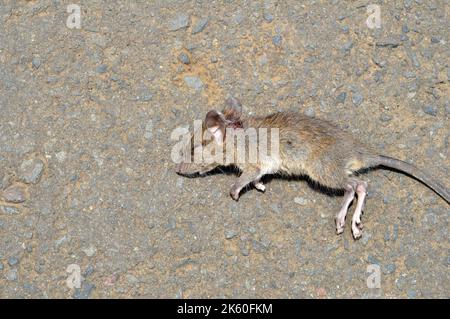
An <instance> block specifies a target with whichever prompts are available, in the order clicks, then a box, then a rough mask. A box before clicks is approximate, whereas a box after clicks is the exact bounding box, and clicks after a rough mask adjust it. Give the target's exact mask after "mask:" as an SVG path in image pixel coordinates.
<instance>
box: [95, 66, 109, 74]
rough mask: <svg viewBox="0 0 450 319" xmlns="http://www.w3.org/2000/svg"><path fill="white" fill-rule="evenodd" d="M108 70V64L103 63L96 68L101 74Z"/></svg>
mask: <svg viewBox="0 0 450 319" xmlns="http://www.w3.org/2000/svg"><path fill="white" fill-rule="evenodd" d="M106 71H108V66H107V65H106V64H101V65H99V66H98V67H96V68H95V72H96V73H99V74H103V73H106Z"/></svg>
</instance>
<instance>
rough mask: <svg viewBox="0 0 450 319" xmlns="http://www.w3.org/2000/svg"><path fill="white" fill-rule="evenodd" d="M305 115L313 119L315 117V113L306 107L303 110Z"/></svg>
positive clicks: (312, 109)
mask: <svg viewBox="0 0 450 319" xmlns="http://www.w3.org/2000/svg"><path fill="white" fill-rule="evenodd" d="M305 115H306V116H308V117H314V116H316V111H314V108H312V107H308V108H307V109H306V110H305Z"/></svg>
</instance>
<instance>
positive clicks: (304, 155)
mask: <svg viewBox="0 0 450 319" xmlns="http://www.w3.org/2000/svg"><path fill="white" fill-rule="evenodd" d="M229 127H238V128H241V129H244V130H245V129H247V128H255V129H258V128H264V129H269V130H270V129H274V128H276V129H278V143H279V151H278V152H277V154H271V155H270V156H268V157H265V158H262V159H258V161H257V162H256V163H245V162H243V163H240V162H239V163H238V162H232V163H231V164H233V165H235V166H237V167H238V168H239V169H240V170H241V171H242V174H241V175H240V176H239V178H238V179H237V181H236V183H235V184H234V185H233V186H232V188H231V191H230V195H231V197H232V198H233V199H234V200H238V199H239V193H240V191H241V190H242V189H243V188H244V187H245V186H247V185H248V184H253V185H254V186H255V187H256V188H257V189H258V190H260V191H264V190H265V186H264V185H263V184H262V183H261V181H260V180H261V177H262V176H264V175H266V174H276V173H280V174H283V175H290V176H291V175H293V176H304V175H306V176H308V177H309V178H311V180H312V181H314V182H317V183H318V184H320V185H321V186H325V187H328V188H331V189H338V190H344V201H343V205H342V208H341V209H340V210H339V212H338V213H337V215H336V219H335V221H336V231H337V233H338V234H340V233H342V232H343V230H344V225H345V218H346V215H347V212H348V207H349V206H350V204H351V203H352V201H353V200H354V198H355V195H356V196H357V203H356V208H355V212H354V214H353V217H352V234H353V237H354V238H355V239H357V238H360V237H361V235H362V223H361V214H362V210H363V208H364V201H365V197H366V194H367V183H366V182H365V181H363V180H361V179H360V176H359V173H360V172H361V171H362V170H364V169H367V168H373V167H379V166H385V167H390V168H394V169H396V170H400V171H403V172H405V173H407V174H409V175H412V176H414V177H415V178H417V179H419V180H420V181H422V182H423V183H424V184H426V185H427V186H428V187H430V188H431V189H433V190H434V191H435V192H436V193H438V194H439V195H440V196H441V197H442V198H444V199H445V200H446V201H447V203H448V202H449V201H450V194H449V191H448V190H447V189H446V188H445V187H444V186H443V185H441V184H439V183H438V182H436V181H435V180H434V179H432V178H431V177H429V176H428V175H427V174H425V173H424V172H423V171H421V170H419V169H418V168H417V167H415V166H413V165H411V164H408V163H406V162H403V161H400V160H397V159H394V158H391V157H387V156H383V155H378V153H377V152H376V151H375V150H374V149H372V148H371V147H368V146H365V145H364V144H362V143H361V142H359V141H358V140H357V139H356V138H354V137H353V136H352V135H351V134H350V133H348V132H345V131H343V130H342V129H340V128H339V127H338V126H336V125H334V124H332V123H330V122H328V121H325V120H320V119H316V118H311V117H308V116H305V115H302V114H299V113H295V112H280V113H275V114H271V115H269V116H265V117H248V118H244V117H242V115H241V105H240V102H239V101H238V100H236V99H234V98H231V99H228V100H227V106H226V107H225V109H224V110H223V111H222V112H218V111H215V110H213V111H209V112H208V113H207V115H206V118H205V121H204V123H203V127H202V133H204V132H205V131H208V132H210V133H211V139H210V140H209V141H208V140H206V141H205V140H203V141H202V144H201V145H195V143H193V140H192V141H190V142H191V145H189V146H187V148H186V150H190V151H191V154H193V153H194V150H195V148H196V147H200V146H201V147H205V146H207V145H208V144H209V143H216V144H219V145H223V141H224V140H225V139H226V137H227V130H226V129H227V128H229ZM219 165H222V163H209V164H206V163H186V162H182V163H180V164H179V166H178V168H177V173H179V174H181V175H191V174H194V173H200V174H203V173H206V172H207V171H209V170H212V169H214V168H215V167H217V166H219Z"/></svg>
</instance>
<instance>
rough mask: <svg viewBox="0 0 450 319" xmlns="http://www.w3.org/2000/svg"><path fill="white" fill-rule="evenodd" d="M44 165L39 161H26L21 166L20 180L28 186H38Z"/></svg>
mask: <svg viewBox="0 0 450 319" xmlns="http://www.w3.org/2000/svg"><path fill="white" fill-rule="evenodd" d="M43 170H44V163H43V162H42V161H41V160H39V159H30V160H26V161H24V162H23V163H22V165H20V168H19V178H20V179H21V180H22V181H23V182H24V183H27V184H36V183H38V182H39V179H40V178H41V175H42V172H43Z"/></svg>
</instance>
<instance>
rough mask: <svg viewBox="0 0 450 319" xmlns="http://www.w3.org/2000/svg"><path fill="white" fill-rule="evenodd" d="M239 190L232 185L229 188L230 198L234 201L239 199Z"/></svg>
mask: <svg viewBox="0 0 450 319" xmlns="http://www.w3.org/2000/svg"><path fill="white" fill-rule="evenodd" d="M239 192H240V189H238V188H236V187H234V186H233V187H232V188H231V190H230V196H231V198H232V199H234V200H235V201H238V200H239Z"/></svg>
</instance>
